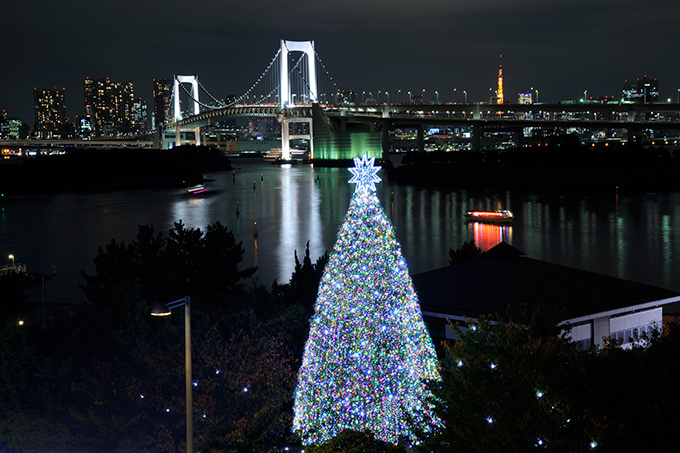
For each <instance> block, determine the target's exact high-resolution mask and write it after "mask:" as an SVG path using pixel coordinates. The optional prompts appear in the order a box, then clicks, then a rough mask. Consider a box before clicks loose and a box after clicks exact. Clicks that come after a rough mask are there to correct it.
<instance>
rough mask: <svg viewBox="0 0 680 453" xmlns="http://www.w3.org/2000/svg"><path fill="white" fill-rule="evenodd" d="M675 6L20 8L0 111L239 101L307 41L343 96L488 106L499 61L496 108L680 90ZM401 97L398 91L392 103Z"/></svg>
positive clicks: (404, 1)
mask: <svg viewBox="0 0 680 453" xmlns="http://www.w3.org/2000/svg"><path fill="white" fill-rule="evenodd" d="M679 17H680V2H678V0H648V1H645V2H640V1H633V0H565V1H555V0H475V1H471V0H469V1H460V0H449V1H441V0H418V1H414V0H392V1H385V0H368V1H366V0H342V1H326V0H314V1H312V0H303V1H300V0H291V1H287V2H286V1H272V0H255V1H242V2H233V1H216V0H192V1H177V0H168V1H164V2H158V1H155V0H134V1H133V0H117V1H108V2H102V1H84V0H62V1H58V2H55V1H49V0H22V1H11V2H5V3H4V4H3V7H2V35H3V46H2V60H1V61H2V66H1V70H0V82H2V83H1V85H0V86H1V87H2V88H0V110H6V112H7V114H8V116H10V117H12V116H14V117H18V118H20V119H22V120H24V121H26V122H27V123H29V125H30V126H31V127H33V87H38V88H53V87H59V88H62V87H65V88H66V105H67V115H69V116H71V117H72V116H74V115H77V114H82V111H83V94H82V91H83V88H82V85H83V79H84V78H85V77H87V76H89V77H92V78H99V77H110V78H111V79H113V80H120V81H122V80H125V79H131V80H132V81H133V83H134V87H135V95H136V96H137V97H140V96H141V97H142V98H143V99H144V100H146V101H147V102H148V103H151V86H152V79H153V78H163V77H167V78H171V77H172V76H173V74H198V75H199V78H200V80H201V82H202V83H203V84H204V85H205V86H206V87H207V88H208V89H209V90H210V91H211V92H212V93H213V94H214V95H215V96H217V97H220V98H222V97H225V96H227V95H228V94H242V93H243V92H245V91H246V90H247V89H248V88H249V87H250V86H251V85H252V83H253V82H254V81H255V80H256V79H257V77H258V76H259V75H260V74H261V73H262V71H263V70H264V69H265V68H266V66H267V64H268V63H269V62H270V60H271V59H272V57H273V56H274V54H275V53H276V51H277V49H278V47H279V45H280V44H279V42H280V39H282V38H283V39H288V40H299V41H302V40H314V41H315V47H316V50H317V52H318V53H319V55H320V56H321V59H322V60H323V62H324V64H325V65H326V66H327V68H328V69H329V71H330V73H331V74H332V75H333V77H334V79H335V80H336V82H337V84H338V85H339V87H340V88H341V89H346V90H349V89H353V90H355V91H362V90H366V91H373V93H376V92H377V91H378V90H381V91H383V92H384V91H389V92H390V95H391V100H392V101H393V102H394V101H395V100H396V99H395V98H396V96H395V94H396V92H397V90H399V89H401V90H402V93H406V92H407V91H411V92H414V93H415V92H421V91H422V89H423V88H424V89H425V90H426V94H425V96H426V101H428V100H434V91H435V90H437V91H439V97H440V101H442V102H450V101H451V100H452V97H453V89H454V88H456V89H457V101H459V102H461V101H462V100H463V94H462V92H463V90H465V91H467V92H468V101H470V102H478V101H488V99H489V88H494V89H495V87H496V75H497V70H498V56H499V54H503V72H504V76H505V92H506V99H508V100H511V101H512V102H516V96H515V95H516V93H518V92H520V91H528V90H529V89H530V87H534V89H538V90H539V101H540V102H556V101H558V100H564V99H578V98H581V97H583V92H584V90H588V96H597V95H602V96H604V95H610V96H611V95H617V96H618V95H620V93H621V88H622V85H623V84H624V81H625V80H626V79H628V80H635V79H637V78H639V77H642V76H644V75H647V76H648V77H652V78H654V77H656V78H658V79H659V88H660V92H661V98H662V99H663V100H664V101H665V100H666V99H667V98H669V97H670V98H672V100H673V102H675V101H676V98H677V95H678V89H679V88H680V57H679V55H678V54H679V51H678V47H679V46H678V43H680V37H679V36H680V35H679V31H680V27H679V26H678V18H679ZM404 99H405V96H404V95H403V94H402V98H401V100H402V101H403V100H404Z"/></svg>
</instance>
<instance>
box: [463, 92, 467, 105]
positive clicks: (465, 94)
mask: <svg viewBox="0 0 680 453" xmlns="http://www.w3.org/2000/svg"><path fill="white" fill-rule="evenodd" d="M463 95H464V96H465V103H466V104H467V91H465V90H463Z"/></svg>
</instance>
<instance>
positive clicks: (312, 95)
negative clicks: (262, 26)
mask: <svg viewBox="0 0 680 453" xmlns="http://www.w3.org/2000/svg"><path fill="white" fill-rule="evenodd" d="M290 52H302V53H304V54H305V55H306V56H307V59H306V60H307V68H306V74H307V77H306V78H305V80H304V82H305V84H306V88H307V89H306V90H305V91H307V93H306V97H307V99H308V103H310V104H311V103H314V102H317V97H318V91H317V79H316V65H315V62H316V58H315V57H316V53H315V51H314V41H287V40H285V39H282V40H281V53H280V54H279V58H280V68H281V70H280V77H281V82H280V84H279V87H280V88H279V99H280V100H281V101H280V102H281V107H282V108H283V109H284V113H283V114H282V115H280V116H279V121H280V122H281V159H283V160H290V139H291V138H306V139H308V140H309V154H310V156H313V144H312V143H313V140H312V119H311V118H295V119H293V118H291V117H289V116H287V115H286V113H285V111H286V109H288V108H292V107H293V106H294V105H295V102H291V98H292V94H291V84H290V72H289V71H288V54H289V53H290ZM296 66H297V65H296ZM300 97H302V98H303V99H304V98H305V96H304V95H303V96H300ZM303 102H304V101H303ZM291 122H305V123H307V125H308V129H309V134H308V135H302V136H292V137H291V135H290V123H291Z"/></svg>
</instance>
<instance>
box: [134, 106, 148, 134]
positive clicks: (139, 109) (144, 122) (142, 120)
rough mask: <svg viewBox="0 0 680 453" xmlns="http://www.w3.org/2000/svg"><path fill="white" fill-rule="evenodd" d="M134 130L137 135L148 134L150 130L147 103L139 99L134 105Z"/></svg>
mask: <svg viewBox="0 0 680 453" xmlns="http://www.w3.org/2000/svg"><path fill="white" fill-rule="evenodd" d="M133 107H134V108H133V114H132V119H133V125H134V127H133V129H134V131H135V132H136V133H140V132H146V131H147V130H148V128H149V120H148V109H147V105H146V101H143V100H142V98H138V99H137V100H136V101H135V103H134V105H133Z"/></svg>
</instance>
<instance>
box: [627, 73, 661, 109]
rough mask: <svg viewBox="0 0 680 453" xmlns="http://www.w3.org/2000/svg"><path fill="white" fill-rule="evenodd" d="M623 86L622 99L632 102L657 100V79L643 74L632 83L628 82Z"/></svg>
mask: <svg viewBox="0 0 680 453" xmlns="http://www.w3.org/2000/svg"><path fill="white" fill-rule="evenodd" d="M624 82H625V83H626V84H625V85H624V86H623V100H624V101H626V102H632V103H633V104H647V103H650V102H658V101H659V81H658V80H657V79H656V78H654V79H648V78H647V76H646V75H645V76H644V77H643V78H642V79H637V81H636V82H634V83H628V81H627V80H626V81H624Z"/></svg>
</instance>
